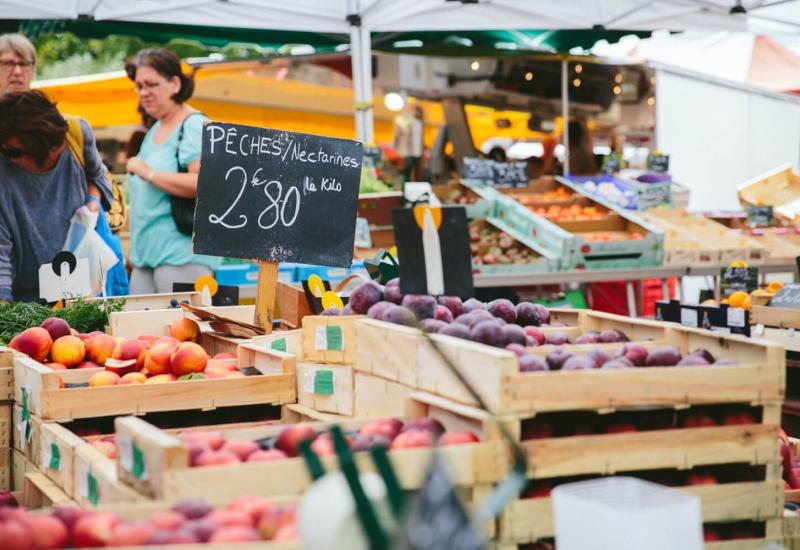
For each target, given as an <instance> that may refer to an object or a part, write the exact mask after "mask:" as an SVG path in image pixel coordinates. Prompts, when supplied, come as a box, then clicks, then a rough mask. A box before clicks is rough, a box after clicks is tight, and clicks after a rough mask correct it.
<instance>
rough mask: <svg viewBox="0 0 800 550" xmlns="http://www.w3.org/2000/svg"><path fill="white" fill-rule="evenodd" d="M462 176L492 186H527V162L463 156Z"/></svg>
mask: <svg viewBox="0 0 800 550" xmlns="http://www.w3.org/2000/svg"><path fill="white" fill-rule="evenodd" d="M462 176H463V177H464V179H465V180H471V181H479V182H481V183H485V184H488V185H492V186H494V187H527V186H528V180H529V176H528V163H527V162H496V161H493V160H491V159H479V158H471V157H464V169H463V171H462Z"/></svg>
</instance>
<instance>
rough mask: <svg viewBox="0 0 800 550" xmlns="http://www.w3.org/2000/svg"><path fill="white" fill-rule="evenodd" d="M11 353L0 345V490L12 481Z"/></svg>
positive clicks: (12, 385)
mask: <svg viewBox="0 0 800 550" xmlns="http://www.w3.org/2000/svg"><path fill="white" fill-rule="evenodd" d="M13 354H14V352H13V351H12V350H10V349H9V348H4V347H0V491H10V490H11V483H12V471H11V466H12V433H13V431H12V428H11V422H12V416H13V415H12V411H13V408H14V369H13V368H12V367H13V358H14V355H13Z"/></svg>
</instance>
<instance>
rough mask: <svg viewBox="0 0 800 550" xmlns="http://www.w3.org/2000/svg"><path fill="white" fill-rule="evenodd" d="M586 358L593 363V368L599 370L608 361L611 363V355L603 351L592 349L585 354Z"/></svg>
mask: <svg viewBox="0 0 800 550" xmlns="http://www.w3.org/2000/svg"><path fill="white" fill-rule="evenodd" d="M587 357H589V359H591V360H592V361H594V368H596V369H599V368H600V367H602V366H603V365H605V364H606V363H608V362H609V361H611V359H612V358H611V355H610V354H609V353H608V352H607V351H606V350H604V349H593V350H592V351H590V352H589V353H588V354H587Z"/></svg>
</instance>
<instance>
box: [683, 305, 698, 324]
mask: <svg viewBox="0 0 800 550" xmlns="http://www.w3.org/2000/svg"><path fill="white" fill-rule="evenodd" d="M681 324H682V325H683V326H685V327H695V328H697V310H696V309H689V308H683V307H682V308H681Z"/></svg>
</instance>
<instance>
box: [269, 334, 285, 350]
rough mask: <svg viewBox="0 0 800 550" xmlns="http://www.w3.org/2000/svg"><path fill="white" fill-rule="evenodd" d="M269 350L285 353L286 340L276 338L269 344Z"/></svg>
mask: <svg viewBox="0 0 800 550" xmlns="http://www.w3.org/2000/svg"><path fill="white" fill-rule="evenodd" d="M269 347H270V349H274V350H275V351H282V352H284V353H286V338H284V337H281V338H276V339H275V340H273V341H272V342H270V344H269Z"/></svg>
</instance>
